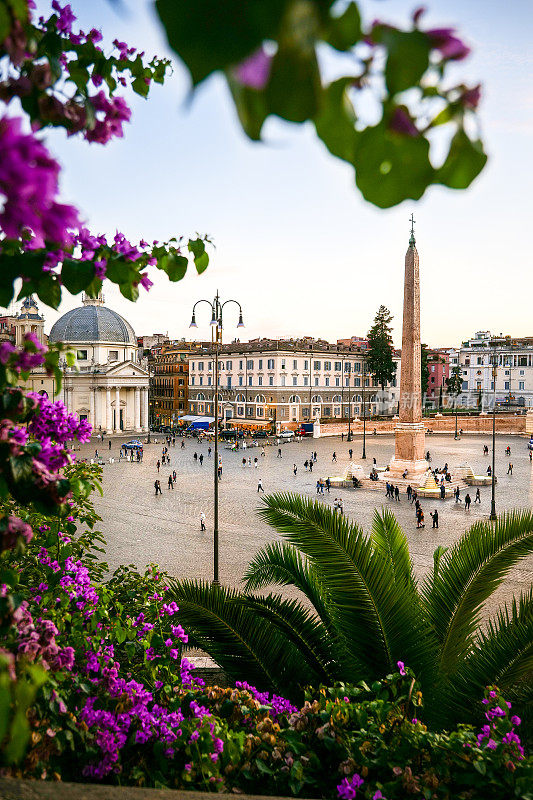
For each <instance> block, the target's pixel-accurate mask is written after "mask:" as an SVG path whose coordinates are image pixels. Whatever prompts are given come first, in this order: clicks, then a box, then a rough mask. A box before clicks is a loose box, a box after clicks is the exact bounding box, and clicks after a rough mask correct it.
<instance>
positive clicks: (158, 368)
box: [148, 340, 205, 425]
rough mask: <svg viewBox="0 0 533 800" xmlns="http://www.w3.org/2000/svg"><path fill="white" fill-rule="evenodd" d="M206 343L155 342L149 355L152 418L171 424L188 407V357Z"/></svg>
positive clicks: (157, 423)
mask: <svg viewBox="0 0 533 800" xmlns="http://www.w3.org/2000/svg"><path fill="white" fill-rule="evenodd" d="M204 345H205V343H203V342H200V343H196V342H186V341H185V340H180V341H174V342H156V343H155V344H154V345H153V346H152V349H151V351H150V356H149V358H148V364H149V370H150V420H151V422H152V424H153V425H172V424H175V423H176V421H177V419H178V417H181V416H183V415H184V414H186V413H187V410H188V377H189V359H190V358H191V357H192V355H193V354H194V353H195V352H196V351H197V350H198V348H200V347H203V346H204Z"/></svg>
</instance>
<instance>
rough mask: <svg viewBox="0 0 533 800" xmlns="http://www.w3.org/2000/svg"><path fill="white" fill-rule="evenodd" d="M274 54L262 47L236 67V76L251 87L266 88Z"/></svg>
mask: <svg viewBox="0 0 533 800" xmlns="http://www.w3.org/2000/svg"><path fill="white" fill-rule="evenodd" d="M271 66H272V56H269V55H267V53H266V52H265V51H264V49H263V48H262V47H260V48H259V50H256V51H255V53H253V54H252V55H251V56H249V57H248V58H247V59H246V60H245V61H242V62H241V63H240V64H239V65H238V67H236V68H235V78H236V79H237V80H238V82H239V83H240V84H242V85H243V86H249V87H250V89H264V88H265V86H266V85H267V83H268V79H269V77H270V68H271Z"/></svg>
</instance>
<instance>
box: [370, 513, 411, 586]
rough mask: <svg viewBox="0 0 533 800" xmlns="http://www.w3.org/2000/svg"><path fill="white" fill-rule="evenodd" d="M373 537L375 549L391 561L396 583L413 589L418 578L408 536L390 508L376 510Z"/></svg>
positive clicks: (373, 521)
mask: <svg viewBox="0 0 533 800" xmlns="http://www.w3.org/2000/svg"><path fill="white" fill-rule="evenodd" d="M371 539H372V544H373V545H374V549H375V551H376V552H378V553H381V555H382V556H383V558H384V559H386V560H388V561H390V564H391V567H392V571H393V573H394V581H395V583H396V584H397V585H398V586H401V587H404V588H409V589H411V590H413V589H414V588H415V587H416V580H415V576H414V571H413V562H412V561H411V556H410V554H409V546H408V544H407V537H406V535H405V533H404V532H403V530H402V528H401V527H400V525H399V524H398V520H397V519H396V517H395V516H394V514H393V513H392V511H390V510H389V509H388V508H383V509H382V511H381V513H380V512H379V511H378V510H377V509H376V510H375V511H374V516H373V519H372V534H371Z"/></svg>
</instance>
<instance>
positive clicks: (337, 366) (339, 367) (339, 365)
mask: <svg viewBox="0 0 533 800" xmlns="http://www.w3.org/2000/svg"><path fill="white" fill-rule="evenodd" d="M335 372H342V361H335Z"/></svg>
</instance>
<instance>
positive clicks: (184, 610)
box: [167, 580, 310, 693]
mask: <svg viewBox="0 0 533 800" xmlns="http://www.w3.org/2000/svg"><path fill="white" fill-rule="evenodd" d="M167 598H169V599H172V600H175V601H176V603H177V604H178V606H179V609H180V622H181V623H182V624H183V626H184V628H185V629H186V630H189V631H190V633H191V636H192V637H193V639H194V641H195V642H196V643H197V645H198V646H199V647H201V648H202V649H203V650H205V652H206V653H207V654H208V655H209V656H211V658H212V659H213V660H214V661H215V662H216V663H217V664H218V665H219V666H220V667H221V668H222V669H223V670H224V671H225V672H227V673H228V675H229V676H230V677H231V678H233V679H234V680H246V681H248V682H250V683H254V684H255V685H257V686H258V687H260V688H261V689H270V690H276V691H277V692H288V693H291V692H294V691H295V690H296V689H297V688H298V686H300V685H302V684H300V679H302V681H303V682H304V683H305V682H307V679H308V678H309V676H310V671H309V670H308V669H306V666H305V664H303V665H302V658H301V656H300V653H299V651H298V650H297V648H296V647H295V645H294V644H293V643H292V642H291V640H290V639H289V638H288V637H287V636H286V635H285V634H284V633H283V632H282V631H281V630H280V628H279V627H276V625H274V624H273V623H272V622H271V621H270V620H269V619H268V618H267V615H266V614H265V615H262V616H259V615H258V614H257V613H256V612H255V611H253V610H252V609H251V608H250V606H249V605H247V604H246V603H245V602H244V599H245V598H244V596H243V595H241V594H240V593H239V592H237V591H235V590H234V589H230V588H226V587H223V586H216V585H215V586H214V585H212V584H209V583H207V582H205V581H189V580H185V581H177V580H173V581H170V582H169V591H168V593H167Z"/></svg>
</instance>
